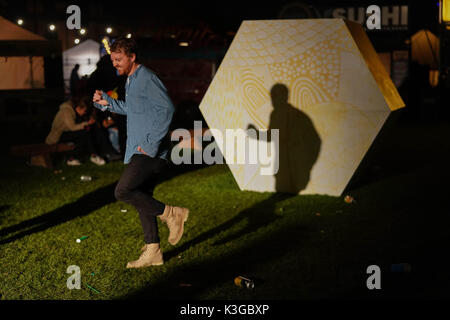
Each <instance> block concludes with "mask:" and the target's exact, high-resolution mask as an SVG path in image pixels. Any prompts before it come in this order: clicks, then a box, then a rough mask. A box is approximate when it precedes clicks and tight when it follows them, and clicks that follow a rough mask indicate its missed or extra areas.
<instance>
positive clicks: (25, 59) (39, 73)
mask: <svg viewBox="0 0 450 320" xmlns="http://www.w3.org/2000/svg"><path fill="white" fill-rule="evenodd" d="M23 40H40V41H42V40H46V39H45V38H44V37H41V36H39V35H37V34H34V33H32V32H30V31H28V30H25V29H24V28H21V27H19V26H17V25H16V24H15V23H13V22H11V21H9V20H6V19H5V18H3V17H1V16H0V41H23ZM0 75H1V77H0V90H15V89H36V88H44V85H45V79H44V58H43V57H33V56H23V55H21V56H1V55H0Z"/></svg>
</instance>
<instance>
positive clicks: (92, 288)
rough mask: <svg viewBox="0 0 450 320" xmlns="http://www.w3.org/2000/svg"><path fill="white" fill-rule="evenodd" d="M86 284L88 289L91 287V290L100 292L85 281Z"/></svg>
mask: <svg viewBox="0 0 450 320" xmlns="http://www.w3.org/2000/svg"><path fill="white" fill-rule="evenodd" d="M86 286H87V287H88V288H89V289H91V290H92V291H94V292H95V293H101V292H100V291H99V290H97V289H95V288H94V287H91V286H90V285H88V284H87V283H86Z"/></svg>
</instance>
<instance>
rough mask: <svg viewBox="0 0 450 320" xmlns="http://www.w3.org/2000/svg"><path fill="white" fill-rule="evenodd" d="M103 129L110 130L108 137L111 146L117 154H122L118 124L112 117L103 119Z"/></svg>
mask: <svg viewBox="0 0 450 320" xmlns="http://www.w3.org/2000/svg"><path fill="white" fill-rule="evenodd" d="M102 125H103V127H104V128H105V129H106V130H108V137H109V141H110V142H111V145H112V146H113V148H114V150H115V151H116V152H117V153H120V144H119V128H117V125H116V122H115V121H114V119H113V118H112V117H111V116H108V117H107V118H105V119H103V121H102Z"/></svg>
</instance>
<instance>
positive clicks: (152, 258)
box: [127, 243, 164, 268]
mask: <svg viewBox="0 0 450 320" xmlns="http://www.w3.org/2000/svg"><path fill="white" fill-rule="evenodd" d="M142 249H143V250H142V251H143V252H142V254H141V256H140V257H139V259H137V260H136V261H131V262H128V264H127V268H143V267H150V266H160V265H162V264H164V260H163V255H162V252H161V248H160V247H159V243H150V244H147V245H145V246H144V248H142Z"/></svg>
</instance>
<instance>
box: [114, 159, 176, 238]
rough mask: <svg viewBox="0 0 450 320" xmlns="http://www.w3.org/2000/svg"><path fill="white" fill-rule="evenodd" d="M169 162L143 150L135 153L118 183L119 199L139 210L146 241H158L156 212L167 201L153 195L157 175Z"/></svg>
mask: <svg viewBox="0 0 450 320" xmlns="http://www.w3.org/2000/svg"><path fill="white" fill-rule="evenodd" d="M166 164H167V162H166V160H164V159H161V158H152V157H149V156H146V155H144V154H135V155H133V156H132V157H131V160H130V163H129V164H128V165H127V166H126V168H125V170H124V172H123V173H122V176H121V177H120V179H119V182H118V183H117V186H116V189H115V191H114V195H115V197H116V199H117V200H120V201H123V202H125V203H128V204H131V205H133V206H134V207H135V208H136V210H137V211H138V213H139V218H140V219H141V224H142V229H143V231H144V241H145V243H147V244H148V243H159V234H158V223H157V221H156V216H158V215H160V214H162V213H163V212H164V208H165V204H164V203H162V202H159V201H158V200H156V199H155V198H153V189H154V187H155V182H156V177H157V176H158V174H159V173H161V172H162V171H163V170H164V168H165V166H166Z"/></svg>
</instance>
